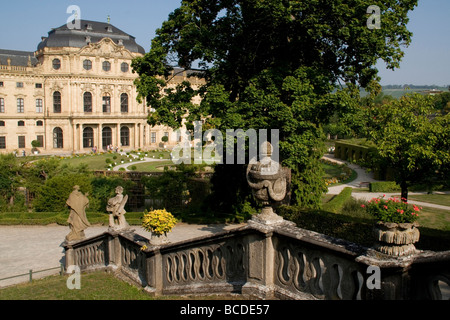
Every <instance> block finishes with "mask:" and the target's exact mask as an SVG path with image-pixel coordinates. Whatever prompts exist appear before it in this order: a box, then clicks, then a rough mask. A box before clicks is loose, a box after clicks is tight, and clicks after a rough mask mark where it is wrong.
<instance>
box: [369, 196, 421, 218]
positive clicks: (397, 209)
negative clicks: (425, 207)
mask: <svg viewBox="0 0 450 320" xmlns="http://www.w3.org/2000/svg"><path fill="white" fill-rule="evenodd" d="M402 200H405V199H402ZM361 206H362V207H364V208H366V210H367V212H368V213H369V214H371V215H372V216H373V217H375V219H377V220H378V221H383V222H392V223H412V222H414V221H416V220H417V219H418V217H419V212H420V210H421V209H422V208H419V207H418V206H416V205H414V204H413V205H412V206H409V205H408V203H407V202H404V201H401V200H400V199H399V198H397V197H392V198H389V199H387V200H386V199H385V195H383V196H382V197H378V198H373V199H372V200H370V201H369V202H368V203H367V204H366V205H364V204H363V205H361Z"/></svg>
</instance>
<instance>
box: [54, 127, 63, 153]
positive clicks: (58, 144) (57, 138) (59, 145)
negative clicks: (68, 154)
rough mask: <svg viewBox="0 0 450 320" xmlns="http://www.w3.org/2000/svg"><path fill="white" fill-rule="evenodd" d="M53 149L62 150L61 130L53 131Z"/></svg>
mask: <svg viewBox="0 0 450 320" xmlns="http://www.w3.org/2000/svg"><path fill="white" fill-rule="evenodd" d="M53 148H55V149H62V148H64V137H63V131H62V129H61V128H55V129H53Z"/></svg>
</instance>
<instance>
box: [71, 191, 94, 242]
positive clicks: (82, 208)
mask: <svg viewBox="0 0 450 320" xmlns="http://www.w3.org/2000/svg"><path fill="white" fill-rule="evenodd" d="M66 205H67V206H68V207H69V208H70V214H69V219H68V220H67V222H68V223H69V227H70V230H71V231H70V233H69V234H68V235H67V236H66V240H67V241H77V240H82V239H84V238H85V235H84V230H85V229H86V228H88V227H90V226H91V224H90V223H89V221H88V220H87V217H86V208H87V206H88V205H89V199H88V197H87V194H86V195H84V194H83V193H81V192H80V187H79V186H74V187H73V191H72V193H71V194H70V195H69V198H68V199H67V201H66Z"/></svg>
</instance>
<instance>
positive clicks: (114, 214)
mask: <svg viewBox="0 0 450 320" xmlns="http://www.w3.org/2000/svg"><path fill="white" fill-rule="evenodd" d="M115 191H116V196H115V197H114V198H111V199H109V200H108V205H107V207H106V210H107V211H108V212H109V213H110V215H109V229H111V230H122V229H128V228H129V225H128V223H127V221H126V220H125V213H126V211H125V204H126V203H127V201H128V195H125V196H124V195H123V194H122V193H123V188H122V187H121V186H118V187H117V188H116V190H115Z"/></svg>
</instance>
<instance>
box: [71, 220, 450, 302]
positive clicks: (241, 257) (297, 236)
mask: <svg viewBox="0 0 450 320" xmlns="http://www.w3.org/2000/svg"><path fill="white" fill-rule="evenodd" d="M143 245H146V247H147V248H146V249H142V246H143ZM64 247H65V250H66V268H67V267H68V266H70V265H77V266H79V267H80V268H81V270H86V271H87V270H99V269H110V270H114V272H116V274H117V275H119V276H121V277H124V278H126V279H127V280H130V281H132V282H134V283H135V284H138V285H140V286H142V287H143V288H145V290H146V291H148V292H149V293H151V294H154V295H175V294H176V295H178V294H203V293H208V294H228V293H240V294H244V295H247V296H255V297H259V298H262V299H273V298H275V299H308V300H311V299H327V300H328V299H338V300H339V299H342V300H378V299H386V300H402V299H407V300H409V299H441V298H442V296H443V295H445V294H448V291H441V288H444V287H448V286H449V285H450V251H445V252H430V251H418V252H417V253H416V254H414V255H411V256H408V257H401V258H400V257H389V256H387V255H384V254H382V253H380V252H378V251H375V250H373V249H371V248H366V247H361V246H359V245H356V244H353V243H350V242H346V241H343V240H340V239H335V238H332V237H329V236H326V235H322V234H319V233H315V232H312V231H308V230H304V229H299V228H296V227H295V226H293V224H292V223H288V222H284V223H281V224H275V225H265V224H262V223H258V222H255V221H249V223H248V224H247V225H245V226H243V227H240V228H237V229H234V230H231V231H224V232H221V233H218V234H215V235H210V236H203V237H199V238H196V239H192V240H187V241H183V242H177V243H169V244H165V245H161V246H153V245H151V244H149V241H148V239H146V238H143V237H142V236H139V235H137V234H135V233H133V232H128V233H120V232H109V231H108V232H105V233H103V234H101V235H98V236H96V237H93V238H89V239H85V240H82V241H79V242H76V243H72V244H70V243H65V244H64ZM377 276H379V277H378V278H377Z"/></svg>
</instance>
